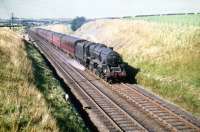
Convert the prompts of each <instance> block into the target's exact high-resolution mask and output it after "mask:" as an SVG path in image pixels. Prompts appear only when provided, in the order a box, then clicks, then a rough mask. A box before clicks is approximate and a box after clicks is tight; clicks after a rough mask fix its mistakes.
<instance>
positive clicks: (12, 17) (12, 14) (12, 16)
mask: <svg viewBox="0 0 200 132" xmlns="http://www.w3.org/2000/svg"><path fill="white" fill-rule="evenodd" d="M13 23H14V13H13V12H12V13H11V18H10V29H12V28H13V30H14V25H13Z"/></svg>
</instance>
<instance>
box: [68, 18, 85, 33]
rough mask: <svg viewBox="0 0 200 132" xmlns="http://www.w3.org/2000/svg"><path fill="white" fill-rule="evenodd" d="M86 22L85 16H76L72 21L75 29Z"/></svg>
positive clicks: (72, 26)
mask: <svg viewBox="0 0 200 132" xmlns="http://www.w3.org/2000/svg"><path fill="white" fill-rule="evenodd" d="M85 22H86V19H85V17H76V18H75V19H73V20H72V22H71V28H72V30H73V31H76V30H77V29H78V28H80V27H81V26H82V25H83V24H84V23H85Z"/></svg>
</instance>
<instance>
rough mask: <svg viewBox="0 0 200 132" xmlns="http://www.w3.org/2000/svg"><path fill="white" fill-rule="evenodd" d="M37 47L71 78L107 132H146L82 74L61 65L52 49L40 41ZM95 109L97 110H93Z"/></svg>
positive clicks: (70, 67)
mask: <svg viewBox="0 0 200 132" xmlns="http://www.w3.org/2000/svg"><path fill="white" fill-rule="evenodd" d="M40 42H41V43H40V44H38V47H39V48H40V50H42V51H43V53H44V54H45V55H46V57H47V58H49V60H51V61H52V62H51V63H54V66H56V68H57V69H59V70H60V72H62V73H65V76H67V78H69V77H70V78H71V83H76V84H77V86H78V88H79V90H80V91H81V92H82V93H84V94H85V96H86V97H87V100H88V99H90V100H91V101H90V104H89V106H90V107H93V108H91V109H93V110H94V111H95V112H96V113H98V114H99V115H98V116H100V118H101V121H103V122H104V124H105V125H106V126H107V128H108V130H109V131H147V130H146V129H145V128H144V127H143V126H141V125H140V124H139V123H137V121H135V120H134V118H132V117H131V116H130V115H129V114H128V113H126V112H125V111H124V110H123V109H121V108H120V107H119V106H118V105H116V104H115V103H114V102H113V101H112V100H111V99H110V98H109V97H108V96H106V95H105V94H103V93H102V92H101V91H100V90H99V88H97V86H95V85H93V84H92V83H91V82H90V81H89V80H87V79H86V78H85V77H84V76H83V75H82V74H80V73H79V72H78V71H77V70H75V69H74V68H73V67H72V66H71V65H69V64H67V63H63V61H62V59H61V57H60V56H61V55H60V54H59V52H58V51H56V50H55V48H54V47H52V46H51V45H49V44H47V43H46V42H45V41H42V40H40ZM94 106H95V107H97V109H95V108H94Z"/></svg>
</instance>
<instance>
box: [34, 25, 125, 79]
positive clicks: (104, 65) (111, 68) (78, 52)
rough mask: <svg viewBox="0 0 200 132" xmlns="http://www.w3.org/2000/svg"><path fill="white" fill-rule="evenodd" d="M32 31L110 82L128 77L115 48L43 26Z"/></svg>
mask: <svg viewBox="0 0 200 132" xmlns="http://www.w3.org/2000/svg"><path fill="white" fill-rule="evenodd" d="M31 32H33V33H35V34H36V35H38V36H39V37H42V38H43V39H45V40H47V41H48V42H49V43H51V44H53V45H54V46H56V47H58V48H59V49H60V50H62V51H64V52H66V53H67V54H68V55H70V56H71V57H72V58H75V59H76V60H78V61H79V62H80V63H81V64H83V65H84V66H85V67H87V68H88V69H90V70H91V71H93V72H95V74H97V75H98V76H99V77H101V78H103V79H105V80H106V81H108V82H111V81H113V80H123V79H125V78H126V71H125V65H124V63H123V61H122V58H121V56H120V55H119V54H118V53H117V52H115V51H113V48H110V47H107V46H106V45H104V44H100V43H94V42H90V41H87V40H84V39H80V38H77V37H73V36H69V35H65V34H61V33H56V32H53V31H50V30H46V29H41V28H35V29H31Z"/></svg>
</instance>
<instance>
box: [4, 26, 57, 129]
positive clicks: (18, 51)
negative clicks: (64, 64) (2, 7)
mask: <svg viewBox="0 0 200 132" xmlns="http://www.w3.org/2000/svg"><path fill="white" fill-rule="evenodd" d="M31 65H32V64H31V62H30V61H29V60H28V58H27V54H26V52H25V50H24V45H23V42H22V40H21V39H20V38H19V37H18V36H17V34H15V33H14V32H12V31H10V30H8V29H5V28H1V29H0V98H1V100H0V131H3V132H4V131H23V130H26V131H58V130H59V129H58V128H57V126H56V121H55V120H54V118H53V117H52V116H51V114H50V113H49V109H48V108H47V106H46V104H45V100H44V98H43V95H41V93H40V92H39V91H38V90H37V89H36V87H35V85H34V83H33V82H34V77H33V74H32V66H31Z"/></svg>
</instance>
